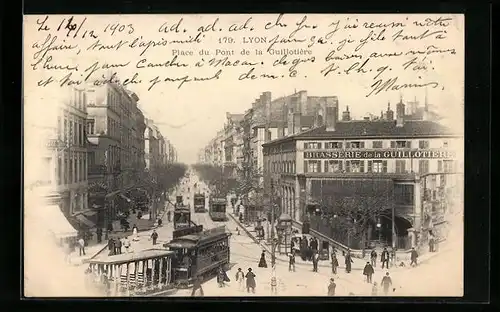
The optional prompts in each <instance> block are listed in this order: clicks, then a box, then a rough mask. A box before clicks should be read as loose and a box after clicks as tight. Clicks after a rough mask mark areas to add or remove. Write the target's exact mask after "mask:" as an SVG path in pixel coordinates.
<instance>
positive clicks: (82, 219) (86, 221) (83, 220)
mask: <svg viewBox="0 0 500 312" xmlns="http://www.w3.org/2000/svg"><path fill="white" fill-rule="evenodd" d="M75 217H76V219H77V220H78V221H79V222H81V223H83V224H85V225H86V226H88V227H89V228H93V227H94V226H95V223H94V222H92V221H90V220H89V219H87V218H86V217H85V216H84V215H82V214H79V215H76V216H75Z"/></svg>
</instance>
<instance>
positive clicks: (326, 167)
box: [325, 160, 331, 172]
mask: <svg viewBox="0 0 500 312" xmlns="http://www.w3.org/2000/svg"><path fill="white" fill-rule="evenodd" d="M330 165H331V164H330V161H329V160H325V172H329V171H328V168H329V167H330Z"/></svg>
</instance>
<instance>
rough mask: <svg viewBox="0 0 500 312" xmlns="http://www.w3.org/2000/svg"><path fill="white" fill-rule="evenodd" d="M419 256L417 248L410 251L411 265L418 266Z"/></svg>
mask: <svg viewBox="0 0 500 312" xmlns="http://www.w3.org/2000/svg"><path fill="white" fill-rule="evenodd" d="M417 258H418V253H417V251H416V250H415V248H412V249H411V252H410V259H411V262H410V266H417Z"/></svg>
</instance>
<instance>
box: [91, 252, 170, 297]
mask: <svg viewBox="0 0 500 312" xmlns="http://www.w3.org/2000/svg"><path fill="white" fill-rule="evenodd" d="M174 256H175V253H174V252H173V251H168V250H165V249H147V250H143V251H140V252H134V253H125V254H120V255H114V256H111V257H103V258H102V259H99V258H95V259H90V260H89V268H88V269H87V274H89V275H90V277H91V278H92V282H93V284H94V285H95V286H97V287H99V288H101V289H102V291H103V293H104V294H106V295H107V296H116V297H120V296H132V297H141V296H158V295H162V294H166V293H167V292H169V291H170V290H171V289H173V288H174V283H173V281H172V272H173V270H172V258H173V257H174Z"/></svg>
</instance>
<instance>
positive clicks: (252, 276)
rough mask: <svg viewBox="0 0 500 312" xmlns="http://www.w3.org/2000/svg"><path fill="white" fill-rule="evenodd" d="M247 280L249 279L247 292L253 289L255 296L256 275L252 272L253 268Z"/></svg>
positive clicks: (249, 270) (248, 273)
mask: <svg viewBox="0 0 500 312" xmlns="http://www.w3.org/2000/svg"><path fill="white" fill-rule="evenodd" d="M245 278H246V279H247V292H250V289H252V293H254V294H255V274H254V273H253V272H252V268H248V272H247V274H246V275H245Z"/></svg>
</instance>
